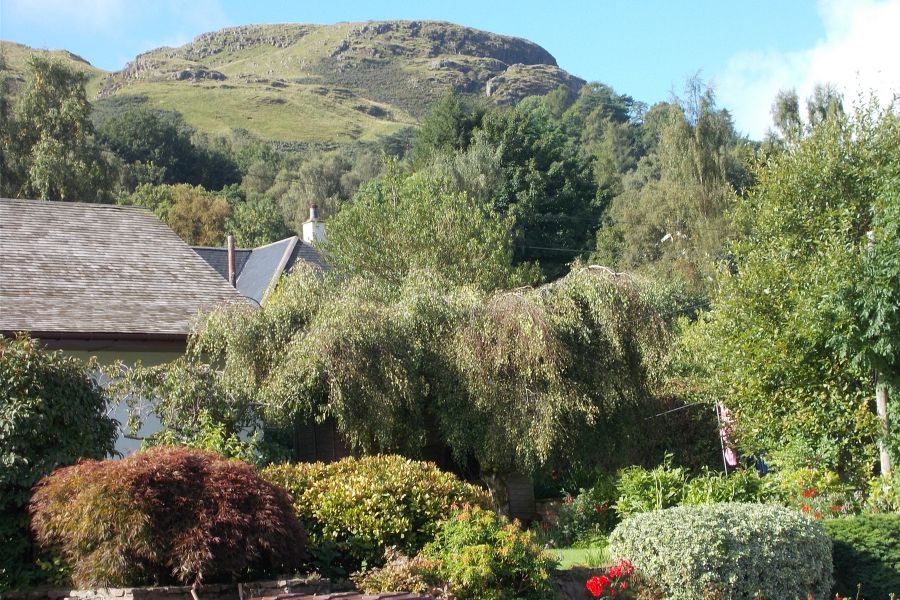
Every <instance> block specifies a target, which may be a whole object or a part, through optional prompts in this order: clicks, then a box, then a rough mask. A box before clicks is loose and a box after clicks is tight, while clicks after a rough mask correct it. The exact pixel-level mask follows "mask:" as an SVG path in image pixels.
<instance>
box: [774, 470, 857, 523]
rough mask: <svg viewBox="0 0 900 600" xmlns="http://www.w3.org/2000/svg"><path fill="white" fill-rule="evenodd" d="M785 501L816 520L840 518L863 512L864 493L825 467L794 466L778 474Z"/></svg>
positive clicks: (782, 498)
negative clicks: (806, 467)
mask: <svg viewBox="0 0 900 600" xmlns="http://www.w3.org/2000/svg"><path fill="white" fill-rule="evenodd" d="M776 477H777V480H778V487H779V489H778V496H779V499H780V501H781V503H782V504H784V505H785V506H789V507H792V508H796V509H798V510H800V511H801V512H803V513H806V514H808V515H809V516H810V517H812V518H813V519H816V520H818V519H822V518H829V517H838V516H841V515H846V514H854V513H856V512H858V511H859V508H860V499H861V497H862V493H861V492H860V493H857V492H856V491H855V490H854V489H853V487H852V486H851V485H849V484H847V483H844V482H843V481H841V479H840V477H839V476H838V474H837V473H835V472H833V471H828V470H825V469H794V470H789V471H782V472H780V473H778V474H777V476H776Z"/></svg>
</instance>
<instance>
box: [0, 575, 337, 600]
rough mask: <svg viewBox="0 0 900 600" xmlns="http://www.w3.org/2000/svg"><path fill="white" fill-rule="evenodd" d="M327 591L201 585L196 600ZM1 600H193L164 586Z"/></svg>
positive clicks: (298, 585)
mask: <svg viewBox="0 0 900 600" xmlns="http://www.w3.org/2000/svg"><path fill="white" fill-rule="evenodd" d="M330 591H331V589H330V583H329V582H328V581H327V580H323V579H319V578H309V579H281V580H276V581H254V582H251V583H243V584H233V583H218V584H209V585H204V586H203V587H200V588H198V589H197V597H198V598H199V599H200V600H249V599H250V598H261V597H276V596H280V595H287V594H307V595H313V594H328V593H329V592H330ZM316 597H317V598H320V597H321V596H316ZM0 600H193V598H192V597H191V588H190V586H165V587H137V588H98V589H93V590H59V589H57V590H52V589H43V590H33V591H28V592H10V593H0Z"/></svg>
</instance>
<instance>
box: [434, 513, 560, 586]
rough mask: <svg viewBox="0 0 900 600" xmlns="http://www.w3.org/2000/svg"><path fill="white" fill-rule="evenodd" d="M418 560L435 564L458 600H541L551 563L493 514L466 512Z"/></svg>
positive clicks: (520, 533) (526, 535) (446, 525)
mask: <svg viewBox="0 0 900 600" xmlns="http://www.w3.org/2000/svg"><path fill="white" fill-rule="evenodd" d="M422 556H424V557H425V558H426V559H429V560H435V561H439V562H438V565H439V567H438V574H439V576H440V578H441V580H443V581H446V582H449V584H450V592H451V593H452V595H453V597H454V598H456V599H457V600H503V599H505V598H518V599H521V600H544V599H545V598H547V597H549V596H550V595H551V594H552V591H551V587H550V570H551V569H552V568H553V566H554V563H555V561H554V560H553V559H552V558H551V557H550V556H549V555H548V554H546V553H545V552H544V551H543V550H542V549H541V548H540V546H538V545H537V544H536V543H535V542H534V539H533V537H532V534H530V533H528V532H523V531H522V530H521V529H519V527H518V525H517V524H516V523H510V522H508V521H507V520H506V519H505V518H504V517H502V516H499V515H497V514H496V513H494V512H492V511H489V510H484V509H481V508H477V507H467V508H464V509H462V510H460V511H458V512H456V513H454V514H453V516H451V517H450V519H449V520H448V521H446V522H445V523H444V524H443V525H442V526H441V528H440V530H439V531H438V533H437V536H436V537H435V539H434V541H433V542H431V543H430V544H428V545H427V546H426V547H425V549H424V550H423V551H422Z"/></svg>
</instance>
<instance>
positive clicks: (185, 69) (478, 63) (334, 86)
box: [92, 21, 584, 143]
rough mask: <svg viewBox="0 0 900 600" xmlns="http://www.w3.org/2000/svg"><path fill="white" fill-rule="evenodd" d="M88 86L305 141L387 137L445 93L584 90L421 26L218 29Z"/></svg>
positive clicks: (515, 96) (510, 41)
mask: <svg viewBox="0 0 900 600" xmlns="http://www.w3.org/2000/svg"><path fill="white" fill-rule="evenodd" d="M97 82H98V83H97V85H96V90H97V91H96V100H95V101H96V103H97V105H98V108H100V109H102V110H104V111H107V112H108V111H110V110H120V109H121V108H122V107H124V106H134V105H139V104H144V105H147V106H151V107H154V108H161V109H168V110H178V111H179V112H181V113H182V114H184V116H185V119H186V120H187V122H188V123H190V124H191V125H193V126H195V127H197V128H198V129H200V130H203V131H208V132H227V131H230V130H232V129H235V128H243V129H246V130H248V131H250V132H252V133H254V134H256V135H257V136H259V137H260V138H263V139H270V140H280V141H287V142H307V143H346V142H350V141H353V140H359V139H363V140H366V139H375V138H377V137H379V136H383V135H388V134H391V133H394V132H396V131H397V130H398V129H401V128H403V127H406V126H409V125H414V124H415V123H416V122H417V120H418V119H420V118H421V117H422V116H423V115H424V114H425V113H426V112H427V110H428V106H429V105H430V103H431V101H433V100H434V99H435V98H437V97H438V96H440V95H441V94H443V93H444V92H445V91H446V90H448V89H454V90H456V91H458V92H462V93H468V94H479V95H484V96H488V97H489V98H491V99H493V100H494V101H495V102H497V103H500V104H511V103H514V102H516V101H518V100H520V99H522V98H524V97H525V96H528V95H536V94H545V93H547V92H550V91H552V90H554V89H556V88H557V87H558V86H560V85H565V86H568V87H570V88H572V89H578V88H580V87H581V86H582V85H583V84H584V81H583V80H581V79H579V78H577V77H574V76H572V75H570V74H569V73H567V72H566V71H564V70H562V69H560V68H559V67H558V66H557V64H556V60H555V59H554V58H553V56H551V55H550V53H549V52H547V51H546V50H544V49H543V48H542V47H540V46H538V45H537V44H535V43H533V42H530V41H528V40H524V39H520V38H514V37H508V36H502V35H497V34H493V33H489V32H485V31H479V30H477V29H471V28H468V27H462V26H459V25H453V24H450V23H440V22H432V21H382V22H368V23H338V24H336V25H302V24H285V25H247V26H242V27H234V28H228V29H223V30H221V31H216V32H211V33H205V34H203V35H200V36H199V37H197V38H196V39H195V40H194V41H193V42H191V43H190V44H186V45H184V46H181V47H179V48H159V49H157V50H153V51H150V52H146V53H144V54H141V55H139V56H137V57H136V58H135V59H134V60H133V61H132V62H131V63H129V64H128V65H127V66H126V68H125V69H123V70H122V71H119V72H117V73H110V74H106V75H99V76H98V77H97ZM93 87H94V86H92V88H93Z"/></svg>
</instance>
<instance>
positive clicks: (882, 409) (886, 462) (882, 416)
mask: <svg viewBox="0 0 900 600" xmlns="http://www.w3.org/2000/svg"><path fill="white" fill-rule="evenodd" d="M887 399H888V392H887V387H886V386H885V385H884V384H883V383H881V382H880V381H877V380H876V383H875V408H876V410H877V412H878V420H879V421H880V425H881V432H880V435H879V436H878V454H879V456H880V458H881V476H882V477H890V476H891V455H890V453H889V452H888V436H889V435H890V427H889V423H888V413H887Z"/></svg>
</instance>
